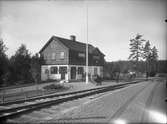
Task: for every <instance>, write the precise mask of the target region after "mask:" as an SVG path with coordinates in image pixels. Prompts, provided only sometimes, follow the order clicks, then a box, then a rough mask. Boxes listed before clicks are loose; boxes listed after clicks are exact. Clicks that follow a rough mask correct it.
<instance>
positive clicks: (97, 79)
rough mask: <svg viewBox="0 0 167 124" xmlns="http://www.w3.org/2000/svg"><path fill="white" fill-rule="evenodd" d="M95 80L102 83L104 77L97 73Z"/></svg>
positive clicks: (99, 83) (98, 83)
mask: <svg viewBox="0 0 167 124" xmlns="http://www.w3.org/2000/svg"><path fill="white" fill-rule="evenodd" d="M95 81H96V83H97V85H101V81H102V79H101V77H100V76H99V75H96V78H95Z"/></svg>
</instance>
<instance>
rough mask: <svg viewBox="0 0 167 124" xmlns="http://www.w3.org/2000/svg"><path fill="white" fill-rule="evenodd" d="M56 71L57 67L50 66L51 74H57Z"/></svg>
mask: <svg viewBox="0 0 167 124" xmlns="http://www.w3.org/2000/svg"><path fill="white" fill-rule="evenodd" d="M57 72H58V68H57V67H51V68H50V73H51V74H57Z"/></svg>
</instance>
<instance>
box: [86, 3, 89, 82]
mask: <svg viewBox="0 0 167 124" xmlns="http://www.w3.org/2000/svg"><path fill="white" fill-rule="evenodd" d="M88 52H89V50H88V3H87V4H86V84H88V82H89V79H88V73H89V68H88V66H89V63H88V62H89V61H88V55H89V54H88Z"/></svg>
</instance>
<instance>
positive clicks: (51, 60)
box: [39, 35, 105, 82]
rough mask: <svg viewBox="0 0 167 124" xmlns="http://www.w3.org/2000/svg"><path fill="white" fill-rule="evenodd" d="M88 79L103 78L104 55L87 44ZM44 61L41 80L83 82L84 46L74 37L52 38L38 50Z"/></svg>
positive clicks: (84, 67)
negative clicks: (94, 76)
mask: <svg viewBox="0 0 167 124" xmlns="http://www.w3.org/2000/svg"><path fill="white" fill-rule="evenodd" d="M88 51H89V52H88V56H89V58H88V60H89V62H88V63H89V64H88V65H89V66H88V69H89V77H90V78H91V77H92V76H93V75H99V76H101V77H103V66H104V62H105V60H104V56H105V55H104V54H103V53H102V52H101V51H100V50H99V49H98V48H97V47H94V46H93V45H91V44H88ZM39 53H40V56H41V57H43V59H44V64H43V65H42V66H41V80H42V81H45V80H48V79H53V80H66V81H67V82H68V81H71V80H72V81H73V80H84V79H85V70H86V44H85V43H82V42H78V41H76V37H75V36H74V35H71V36H70V39H66V38H61V37H57V36H52V37H51V38H50V39H49V41H48V42H47V43H46V44H45V45H44V46H43V48H42V49H41V50H40V52H39Z"/></svg>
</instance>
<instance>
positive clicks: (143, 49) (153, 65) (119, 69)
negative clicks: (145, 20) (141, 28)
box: [104, 34, 167, 79]
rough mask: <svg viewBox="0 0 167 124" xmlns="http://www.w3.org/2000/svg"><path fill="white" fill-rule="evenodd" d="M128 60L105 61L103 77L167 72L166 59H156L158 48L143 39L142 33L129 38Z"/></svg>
mask: <svg viewBox="0 0 167 124" xmlns="http://www.w3.org/2000/svg"><path fill="white" fill-rule="evenodd" d="M129 50H130V55H129V60H128V61H118V62H110V63H105V66H104V76H105V78H109V79H114V77H116V76H117V77H119V75H120V74H127V73H129V72H135V73H136V74H145V76H146V77H149V76H155V75H156V74H157V73H167V69H166V67H167V63H166V62H167V61H163V60H158V50H157V48H156V47H155V46H152V45H151V44H150V41H149V40H145V39H144V38H143V35H141V34H137V35H136V36H135V37H134V38H132V39H130V43H129Z"/></svg>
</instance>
